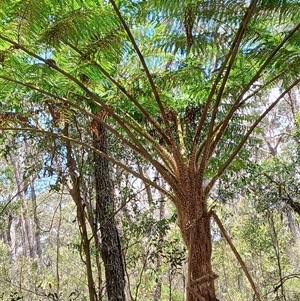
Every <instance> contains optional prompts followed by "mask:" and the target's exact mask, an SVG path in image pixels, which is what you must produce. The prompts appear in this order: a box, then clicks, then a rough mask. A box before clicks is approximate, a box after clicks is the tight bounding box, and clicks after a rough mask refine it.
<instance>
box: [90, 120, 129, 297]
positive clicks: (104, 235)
mask: <svg viewBox="0 0 300 301" xmlns="http://www.w3.org/2000/svg"><path fill="white" fill-rule="evenodd" d="M107 140H108V139H107V133H106V129H105V127H103V126H102V125H101V124H100V123H98V124H97V131H96V132H95V133H94V147H95V148H96V149H97V150H99V151H102V152H103V153H107V151H108V141H107ZM94 164H95V165H94V172H95V186H96V202H97V204H96V216H97V219H98V222H99V223H100V233H101V255H102V260H103V262H104V269H105V277H106V291H107V296H108V300H109V301H120V300H122V301H123V300H125V272H124V265H123V258H122V250H121V244H120V240H119V234H118V229H117V226H116V221H115V218H114V195H113V186H112V182H111V178H110V171H109V162H108V161H107V160H106V159H105V158H103V157H102V156H100V155H99V154H98V153H96V152H95V153H94Z"/></svg>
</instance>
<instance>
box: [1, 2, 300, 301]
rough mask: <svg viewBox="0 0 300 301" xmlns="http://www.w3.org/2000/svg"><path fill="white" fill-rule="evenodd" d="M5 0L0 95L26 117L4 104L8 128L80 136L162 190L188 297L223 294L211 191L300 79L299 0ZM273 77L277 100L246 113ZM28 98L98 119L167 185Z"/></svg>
mask: <svg viewBox="0 0 300 301" xmlns="http://www.w3.org/2000/svg"><path fill="white" fill-rule="evenodd" d="M2 4H3V8H2V10H1V34H0V41H1V42H0V43H1V52H0V61H1V69H0V79H1V87H2V88H1V92H2V93H1V94H2V100H1V102H2V104H3V106H5V110H6V111H8V112H10V113H14V114H15V113H18V114H20V115H14V116H22V117H23V118H13V117H12V116H13V114H11V115H5V114H3V116H2V117H5V118H2V119H3V120H2V124H1V129H2V130H3V131H5V130H16V131H31V132H32V133H35V134H36V135H44V136H45V137H46V136H47V135H50V136H52V137H54V138H55V139H62V140H67V141H69V142H71V143H78V144H81V145H83V146H84V147H86V148H89V149H91V150H92V151H94V152H95V153H97V154H99V155H100V156H102V157H103V158H105V159H107V160H109V161H110V162H112V163H113V164H116V165H118V166H120V167H122V168H124V169H125V170H126V171H128V172H129V173H131V174H133V175H134V176H136V177H138V178H140V179H141V180H143V181H144V182H145V183H148V184H150V185H152V186H153V187H154V188H156V189H157V190H159V191H160V192H162V193H164V194H165V195H166V196H167V197H168V198H169V199H170V200H171V201H172V202H173V203H174V205H175V207H176V210H177V214H178V224H179V227H180V231H181V234H182V237H183V241H184V243H185V244H186V246H187V249H188V275H187V276H188V277H187V279H188V282H187V293H186V300H188V301H195V300H198V301H203V300H205V301H208V300H210V301H212V300H217V297H216V293H215V289H214V281H215V279H216V277H217V275H215V274H214V273H213V269H212V264H211V252H212V237H211V233H210V221H211V217H212V216H213V217H215V219H216V220H217V221H218V224H219V225H220V227H222V225H221V224H220V221H219V220H218V218H217V217H216V215H215V213H214V211H213V208H209V206H208V198H209V195H210V192H211V190H212V188H213V186H214V184H215V183H216V182H218V180H219V178H220V177H221V176H222V174H223V173H224V171H225V170H227V169H230V168H238V166H239V162H240V161H241V160H242V158H241V157H240V158H239V154H241V151H242V148H243V146H244V144H245V143H246V141H247V140H248V139H249V137H250V136H251V134H252V132H253V131H254V130H255V129H256V128H257V126H258V124H259V122H260V121H261V120H262V119H263V118H264V117H265V116H266V115H267V114H268V113H269V112H270V111H271V110H272V109H273V108H274V107H275V106H276V105H277V104H278V103H279V102H280V100H281V99H282V98H283V97H284V96H285V95H286V94H287V93H289V91H291V90H292V89H293V88H295V87H297V86H298V85H299V82H300V78H299V68H298V66H299V43H300V31H299V27H300V24H299V19H300V16H299V14H300V13H299V12H300V9H299V7H300V4H299V2H298V1H292V0H290V1H288V0H285V1H275V0H252V1H236V0H235V1H231V0H229V1H228V0H226V1H225V0H224V1H214V0H212V1H195V0H189V1H186V2H185V3H182V2H181V1H178V0H170V1H159V0H154V1H151V2H150V1H115V0H110V1H104V2H100V1H96V0H95V1H92V0H89V1H84V2H83V1H79V0H78V1H76V0H75V1H69V0H64V1H55V0H44V1H25V0H23V1H2ZM274 86H279V87H280V92H279V93H278V95H277V96H276V99H275V100H273V101H272V102H271V103H270V104H269V105H268V107H267V108H265V110H263V112H260V113H259V114H250V113H251V110H252V109H253V110H254V109H255V108H257V106H259V103H260V95H262V94H265V93H268V91H271V90H272V88H273V87H274ZM24 100H26V102H32V103H34V104H35V106H36V108H39V107H41V106H43V104H45V102H48V103H51V104H52V105H53V106H55V107H56V108H61V109H63V110H67V111H68V112H69V116H70V115H75V116H80V118H86V119H87V120H90V122H91V126H90V127H87V128H86V135H89V133H91V132H93V131H95V128H94V127H93V121H96V122H98V123H100V124H101V125H103V127H105V128H106V130H108V131H110V132H111V133H112V134H113V135H114V136H115V137H116V138H117V139H119V141H120V142H121V143H123V144H124V145H126V146H127V147H129V148H131V149H132V150H133V151H135V152H136V153H137V154H139V155H140V156H142V157H144V158H145V159H146V160H147V161H148V162H149V164H152V165H153V167H154V168H155V169H156V170H157V171H158V173H160V175H161V176H162V178H164V180H165V181H166V182H167V183H168V187H170V189H166V188H165V187H161V186H160V185H158V184H157V183H156V181H155V180H153V179H151V178H147V177H145V176H143V175H141V174H140V173H139V172H138V171H137V169H136V167H135V166H134V165H133V166H127V165H126V164H124V163H123V162H122V161H118V160H116V159H115V158H114V157H113V156H110V155H108V154H106V153H105V152H103V151H101V150H99V149H97V148H95V147H94V145H93V139H92V134H90V137H91V139H90V140H89V141H88V140H82V138H81V137H76V136H74V137H72V136H66V135H64V133H63V129H62V126H61V127H57V128H56V129H55V131H51V128H47V127H45V124H44V123H43V120H39V119H37V118H36V114H38V112H30V111H27V110H26V107H24V106H21V105H20V103H21V101H22V102H24ZM95 108H97V111H101V112H103V114H105V115H107V118H106V119H103V118H100V117H99V116H98V115H97V114H94V113H95V110H94V109H95ZM37 110H38V109H37ZM252 112H253V111H252ZM25 117H26V118H25ZM52 118H53V119H55V118H56V116H52ZM58 121H59V122H62V123H64V120H58ZM248 277H249V279H250V280H251V278H250V276H249V275H248ZM251 284H252V287H253V289H254V290H255V292H256V295H257V298H258V299H260V297H259V294H258V292H257V291H256V289H255V286H254V283H253V282H252V281H251Z"/></svg>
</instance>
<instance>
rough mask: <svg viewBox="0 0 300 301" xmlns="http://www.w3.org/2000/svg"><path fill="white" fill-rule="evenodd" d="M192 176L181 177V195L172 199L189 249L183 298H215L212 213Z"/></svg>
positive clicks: (212, 300) (191, 300)
mask: <svg viewBox="0 0 300 301" xmlns="http://www.w3.org/2000/svg"><path fill="white" fill-rule="evenodd" d="M195 184H196V183H195V182H194V180H193V178H191V177H186V179H185V181H184V186H183V187H184V189H182V190H181V191H185V192H186V193H185V195H184V196H182V195H181V196H180V197H181V199H178V200H177V201H175V205H176V207H177V210H178V217H179V227H180V230H181V234H182V237H183V239H184V241H185V244H186V246H187V249H188V281H187V288H186V301H217V300H218V299H217V298H216V295H215V288H214V279H215V278H216V277H217V275H215V274H214V273H213V271H212V264H211V255H212V239H211V232H210V219H211V214H210V212H209V211H208V208H207V197H206V196H205V194H204V192H203V189H202V188H198V187H197V185H195Z"/></svg>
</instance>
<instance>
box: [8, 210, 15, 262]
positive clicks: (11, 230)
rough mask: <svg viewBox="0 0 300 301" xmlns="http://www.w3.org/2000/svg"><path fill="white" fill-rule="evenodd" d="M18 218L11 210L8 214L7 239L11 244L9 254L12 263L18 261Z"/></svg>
mask: <svg viewBox="0 0 300 301" xmlns="http://www.w3.org/2000/svg"><path fill="white" fill-rule="evenodd" d="M17 224H18V220H17V217H16V216H15V215H14V214H13V213H12V212H9V214H8V228H7V241H8V244H9V255H10V260H11V262H12V263H14V262H15V261H16V257H17V248H16V228H17Z"/></svg>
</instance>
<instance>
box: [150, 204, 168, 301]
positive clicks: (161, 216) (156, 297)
mask: <svg viewBox="0 0 300 301" xmlns="http://www.w3.org/2000/svg"><path fill="white" fill-rule="evenodd" d="M164 218H165V202H164V201H161V202H160V208H159V220H160V221H161V220H163V219H164ZM163 241H164V234H163V233H162V232H160V233H159V238H158V244H157V258H156V271H157V273H158V280H157V284H156V286H155V289H154V293H153V301H159V300H160V298H161V287H162V281H163V277H162V268H161V267H162V247H163Z"/></svg>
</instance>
